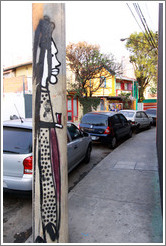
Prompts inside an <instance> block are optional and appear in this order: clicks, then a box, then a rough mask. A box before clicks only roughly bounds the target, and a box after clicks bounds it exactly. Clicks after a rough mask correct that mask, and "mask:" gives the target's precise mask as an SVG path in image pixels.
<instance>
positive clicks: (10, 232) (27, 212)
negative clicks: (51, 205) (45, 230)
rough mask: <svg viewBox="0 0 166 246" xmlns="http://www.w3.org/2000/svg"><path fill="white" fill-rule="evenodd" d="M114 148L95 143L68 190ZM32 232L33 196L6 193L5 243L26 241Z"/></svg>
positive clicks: (73, 176) (70, 181)
mask: <svg viewBox="0 0 166 246" xmlns="http://www.w3.org/2000/svg"><path fill="white" fill-rule="evenodd" d="M111 151H112V150H111V149H109V148H108V147H107V146H104V145H102V144H99V143H95V144H93V149H92V153H91V160H90V162H89V163H88V164H85V163H84V162H81V163H80V164H79V165H78V166H77V167H76V168H75V169H74V170H73V171H71V173H70V174H69V179H68V190H69V192H70V191H71V190H72V188H73V187H74V186H75V185H76V184H77V183H78V182H79V181H80V180H81V179H82V178H83V177H85V175H86V174H87V173H88V172H90V170H91V169H92V168H93V167H94V166H95V165H97V164H98V163H99V162H100V161H101V160H102V159H103V158H105V157H106V156H107V155H108V154H109V153H110V152H111ZM31 233H32V198H31V194H30V195H23V194H21V195H20V194H11V193H5V194H4V197H3V243H24V242H25V241H26V239H27V238H28V237H29V236H30V235H31Z"/></svg>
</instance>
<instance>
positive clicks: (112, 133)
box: [80, 111, 132, 148]
mask: <svg viewBox="0 0 166 246" xmlns="http://www.w3.org/2000/svg"><path fill="white" fill-rule="evenodd" d="M80 130H82V131H84V132H87V133H89V134H90V135H91V138H92V140H94V141H100V142H102V143H107V144H109V146H110V147H111V148H115V147H116V144H117V140H119V139H120V138H123V137H125V136H129V137H131V136H132V129H131V124H130V122H128V121H127V119H126V117H125V116H124V115H123V114H120V113H116V112H110V111H108V112H91V113H87V114H85V115H84V116H83V117H82V120H81V122H80Z"/></svg>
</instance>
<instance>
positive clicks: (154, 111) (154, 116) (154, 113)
mask: <svg viewBox="0 0 166 246" xmlns="http://www.w3.org/2000/svg"><path fill="white" fill-rule="evenodd" d="M145 112H146V114H147V115H148V116H151V117H152V119H153V125H156V119H157V109H156V108H148V109H147V110H145Z"/></svg>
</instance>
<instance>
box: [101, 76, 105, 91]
mask: <svg viewBox="0 0 166 246" xmlns="http://www.w3.org/2000/svg"><path fill="white" fill-rule="evenodd" d="M100 87H101V88H106V77H104V76H101V77H100Z"/></svg>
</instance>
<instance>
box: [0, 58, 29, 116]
mask: <svg viewBox="0 0 166 246" xmlns="http://www.w3.org/2000/svg"><path fill="white" fill-rule="evenodd" d="M2 104H3V120H8V119H10V118H11V117H12V116H13V115H17V116H21V117H23V118H25V117H31V116H32V109H31V108H32V62H26V63H22V64H18V65H15V66H11V67H7V68H5V69H4V70H3V101H2Z"/></svg>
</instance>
